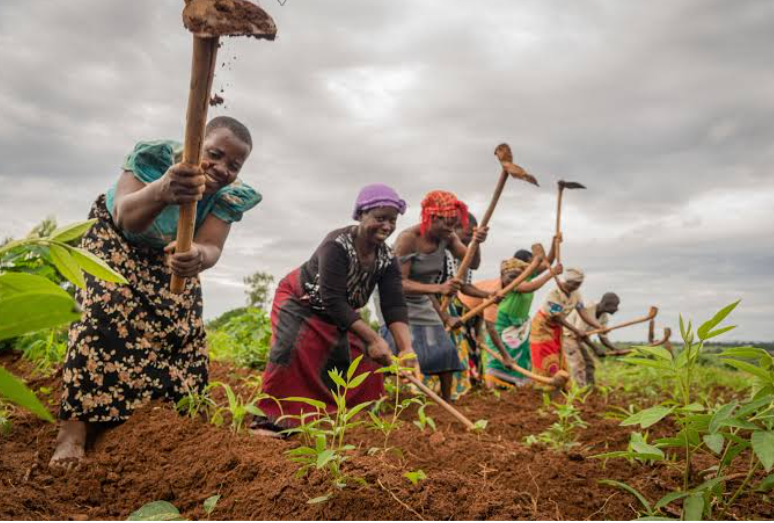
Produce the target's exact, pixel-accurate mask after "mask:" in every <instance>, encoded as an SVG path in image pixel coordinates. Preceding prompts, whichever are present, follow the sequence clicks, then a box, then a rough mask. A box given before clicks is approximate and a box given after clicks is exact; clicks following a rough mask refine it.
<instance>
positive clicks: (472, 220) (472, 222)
mask: <svg viewBox="0 0 774 523" xmlns="http://www.w3.org/2000/svg"><path fill="white" fill-rule="evenodd" d="M468 223H469V224H470V226H471V227H475V226H476V225H478V220H477V219H476V217H475V216H473V213H472V212H469V213H468Z"/></svg>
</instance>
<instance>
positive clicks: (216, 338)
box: [207, 308, 271, 369]
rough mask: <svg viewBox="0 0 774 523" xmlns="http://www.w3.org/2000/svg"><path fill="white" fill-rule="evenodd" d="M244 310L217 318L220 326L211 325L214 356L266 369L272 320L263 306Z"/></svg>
mask: <svg viewBox="0 0 774 523" xmlns="http://www.w3.org/2000/svg"><path fill="white" fill-rule="evenodd" d="M241 311H242V312H240V313H238V314H234V315H230V316H229V317H228V318H227V319H226V320H225V321H219V320H216V322H217V323H213V324H214V325H217V327H216V328H213V327H212V326H211V325H210V326H208V330H207V345H208V347H209V351H210V357H211V358H212V359H213V360H216V361H228V362H231V363H233V364H234V365H235V366H237V367H248V368H253V369H263V368H264V367H265V366H266V361H267V359H268V357H269V350H270V349H271V320H270V318H269V317H268V316H267V314H266V313H265V312H264V311H262V310H261V309H254V308H247V309H241ZM226 314H229V313H226ZM224 316H225V315H224Z"/></svg>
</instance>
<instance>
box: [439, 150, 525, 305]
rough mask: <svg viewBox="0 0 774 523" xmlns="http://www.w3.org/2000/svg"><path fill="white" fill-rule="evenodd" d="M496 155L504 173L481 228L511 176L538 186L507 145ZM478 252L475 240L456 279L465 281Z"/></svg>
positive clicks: (496, 152) (495, 152)
mask: <svg viewBox="0 0 774 523" xmlns="http://www.w3.org/2000/svg"><path fill="white" fill-rule="evenodd" d="M494 154H495V156H496V157H497V159H498V160H499V162H500V165H501V166H502V171H501V172H500V179H499V180H497V185H496V186H495V191H494V194H492V199H491V200H490V202H489V207H487V209H486V212H485V213H484V217H483V219H482V220H481V221H480V222H479V224H478V226H479V227H480V228H483V227H487V226H488V225H489V220H491V219H492V214H494V210H495V207H497V202H498V201H500V196H501V195H502V193H503V189H504V188H505V182H507V181H508V177H509V176H513V177H514V178H519V179H520V180H524V181H525V182H527V183H531V184H533V185H537V184H538V183H537V179H535V177H534V176H532V175H531V174H529V173H527V172H526V171H525V170H524V169H522V168H521V167H519V166H518V165H516V164H514V163H513V153H512V152H511V148H510V146H509V145H508V144H507V143H501V144H500V145H498V146H497V147H496V148H495V151H494ZM477 251H478V242H477V241H476V240H475V239H473V241H471V242H470V244H469V245H468V248H467V250H466V251H465V256H464V257H463V258H462V262H460V265H459V267H458V268H457V274H455V275H454V278H455V279H457V280H459V281H465V274H466V273H467V272H468V269H469V268H470V264H471V263H472V262H473V257H474V256H475V255H476V252H477ZM450 301H451V296H444V297H443V299H442V300H441V310H442V311H445V310H446V309H448V308H449V302H450Z"/></svg>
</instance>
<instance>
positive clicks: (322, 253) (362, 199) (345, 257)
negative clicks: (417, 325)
mask: <svg viewBox="0 0 774 523" xmlns="http://www.w3.org/2000/svg"><path fill="white" fill-rule="evenodd" d="M405 210H406V202H404V201H403V200H401V199H400V198H399V197H398V195H397V194H396V193H395V191H393V190H392V189H390V188H389V187H387V186H385V185H379V184H375V185H369V186H367V187H365V188H363V189H362V190H361V191H360V195H359V196H358V199H357V202H356V203H355V211H354V216H353V217H354V219H355V220H358V221H359V222H360V223H359V224H358V225H353V226H349V227H344V228H342V229H337V230H335V231H333V232H331V233H330V234H328V235H327V236H326V237H325V239H324V240H323V242H322V243H321V244H320V246H319V247H317V250H316V251H315V252H314V254H313V255H312V257H311V258H310V259H309V261H307V262H306V263H305V264H304V265H302V266H301V267H300V268H298V269H296V270H294V271H293V272H291V273H290V274H288V275H287V276H285V278H283V280H282V281H281V282H280V284H279V286H278V288H277V292H276V294H275V296H274V304H273V306H272V312H271V325H272V345H271V353H270V356H269V363H268V365H267V366H266V372H265V373H264V376H263V392H265V393H267V394H269V395H270V396H272V397H273V398H275V399H277V400H282V399H283V398H287V397H291V396H296V397H303V398H309V399H314V400H319V401H322V402H323V403H325V404H326V406H327V408H328V411H329V412H333V411H335V409H336V403H335V400H334V397H333V395H332V393H331V390H335V389H336V385H335V384H334V383H333V381H332V380H331V379H330V377H329V375H328V371H329V370H332V369H339V370H341V371H342V372H346V370H347V367H348V366H349V364H350V362H351V361H352V360H354V359H355V358H356V357H358V356H360V355H361V354H363V355H365V358H364V359H363V360H362V362H361V364H360V366H359V368H358V372H357V374H358V375H359V374H362V373H363V372H369V371H370V372H372V374H371V375H369V376H368V378H366V380H365V381H364V382H363V383H362V384H361V385H360V386H359V387H357V388H355V389H352V390H350V391H349V393H348V396H347V403H348V404H351V405H357V404H359V403H363V402H366V401H369V400H375V399H377V398H379V397H380V396H381V395H382V393H383V391H384V388H383V378H382V375H381V374H374V373H373V371H375V370H377V369H378V368H380V367H382V366H386V365H389V364H390V361H391V358H390V356H391V352H390V347H389V346H388V345H387V342H386V341H385V340H384V338H382V337H381V336H379V334H377V333H376V332H375V331H374V330H373V329H372V328H371V327H370V326H369V325H368V323H366V322H365V321H363V320H362V319H361V317H360V313H359V312H358V309H360V308H362V307H365V306H366V304H367V303H368V300H369V299H370V297H371V294H372V293H373V291H374V288H375V287H376V286H377V285H378V286H379V297H380V298H381V303H382V313H383V314H384V317H385V320H386V322H387V325H388V326H389V330H390V333H391V334H392V336H393V337H394V338H395V340H396V342H397V345H398V352H399V355H405V354H406V353H410V352H412V349H411V336H410V334H409V328H408V312H407V309H406V302H405V300H404V299H403V289H402V286H401V273H400V268H399V266H398V261H397V259H396V258H395V256H394V255H393V254H392V251H391V250H390V248H389V247H388V246H387V244H386V243H385V242H386V241H387V238H389V236H390V235H391V234H392V233H393V232H394V231H395V224H396V221H397V218H398V214H403V213H404V212H405ZM260 408H261V409H262V410H263V412H264V413H265V415H266V417H267V420H268V422H269V423H267V424H264V428H269V429H273V430H277V429H278V428H285V427H291V426H295V425H297V424H298V420H297V419H294V418H292V417H290V418H288V417H284V418H282V416H283V415H285V416H298V415H300V414H302V413H304V412H305V411H307V412H308V411H310V410H312V409H310V407H309V406H307V405H305V404H303V403H300V402H295V401H280V402H279V404H278V403H277V402H276V401H274V400H273V399H265V400H263V401H261V403H260ZM312 411H313V410H312ZM280 418H282V419H280Z"/></svg>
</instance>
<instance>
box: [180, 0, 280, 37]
mask: <svg viewBox="0 0 774 523" xmlns="http://www.w3.org/2000/svg"><path fill="white" fill-rule="evenodd" d="M183 25H185V27H186V29H188V30H189V31H191V32H192V33H194V34H199V35H205V34H206V35H207V36H253V37H256V38H265V39H267V40H274V38H275V37H276V35H277V26H276V24H275V23H274V20H273V19H272V17H271V16H269V14H268V13H267V12H266V11H264V10H263V9H261V8H260V7H258V6H257V5H255V4H253V3H252V2H248V1H247V0H186V5H185V8H184V9H183Z"/></svg>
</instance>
